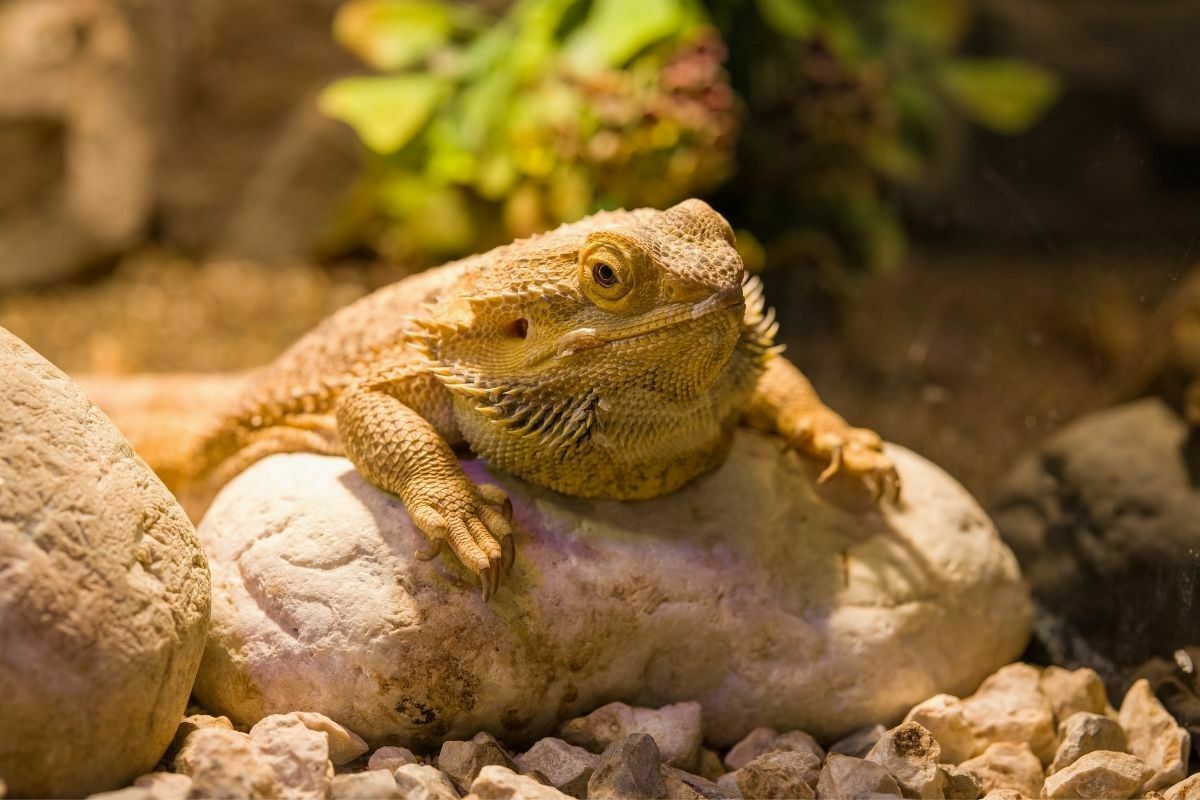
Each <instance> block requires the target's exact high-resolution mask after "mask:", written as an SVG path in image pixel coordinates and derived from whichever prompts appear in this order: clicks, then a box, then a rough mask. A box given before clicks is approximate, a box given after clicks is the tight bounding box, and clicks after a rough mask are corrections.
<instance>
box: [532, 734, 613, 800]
mask: <svg viewBox="0 0 1200 800" xmlns="http://www.w3.org/2000/svg"><path fill="white" fill-rule="evenodd" d="M515 761H516V763H517V766H518V767H519V768H520V769H521V771H522V772H527V771H530V770H536V771H537V772H540V773H541V774H542V775H544V776H545V777H546V780H548V781H549V782H550V785H551V786H553V787H554V788H556V789H558V790H559V791H560V792H564V793H566V794H569V795H571V796H572V797H578V798H584V797H587V786H588V780H590V779H591V777H592V772H593V771H594V770H595V769H596V764H597V763H599V761H600V757H599V756H597V755H596V754H595V753H589V752H588V751H587V750H584V749H583V748H582V747H576V746H575V745H573V744H568V743H567V742H564V741H563V740H562V739H556V738H554V737H552V736H548V737H546V738H545V739H540V740H538V741H537V742H536V743H535V744H534V745H533V747H531V748H529V749H528V750H526V751H525V752H524V753H522V754H521V755H519V756H517V757H516V759H515Z"/></svg>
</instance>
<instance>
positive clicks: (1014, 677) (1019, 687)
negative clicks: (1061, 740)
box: [962, 664, 1058, 765]
mask: <svg viewBox="0 0 1200 800" xmlns="http://www.w3.org/2000/svg"><path fill="white" fill-rule="evenodd" d="M1040 682H1041V673H1040V672H1039V671H1038V669H1037V668H1036V667H1032V666H1030V665H1029V664H1009V665H1007V666H1005V667H1003V668H1002V669H1000V670H997V672H996V674H995V675H992V676H990V677H989V678H988V679H987V680H985V681H984V682H983V684H982V685H980V687H979V689H977V690H976V692H975V694H973V695H971V696H970V697H968V698H966V699H964V700H963V701H962V705H963V714H964V715H965V717H966V720H967V724H968V725H970V726H971V729H972V730H973V731H975V736H976V737H977V738H978V739H979V740H980V743H981V745H987V744H992V743H995V742H1026V743H1028V744H1029V747H1030V749H1031V750H1033V753H1034V755H1036V756H1037V757H1038V758H1039V759H1040V760H1041V762H1042V764H1043V765H1045V764H1049V763H1050V762H1051V761H1053V760H1054V752H1055V750H1057V749H1058V736H1057V733H1056V731H1055V727H1054V710H1053V709H1052V708H1051V707H1050V703H1049V702H1048V701H1047V700H1046V697H1045V695H1043V694H1042V691H1041V688H1040Z"/></svg>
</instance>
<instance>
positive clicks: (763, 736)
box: [725, 727, 779, 771]
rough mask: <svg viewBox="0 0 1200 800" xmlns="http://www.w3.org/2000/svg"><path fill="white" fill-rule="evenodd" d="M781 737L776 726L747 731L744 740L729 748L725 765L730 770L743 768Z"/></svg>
mask: <svg viewBox="0 0 1200 800" xmlns="http://www.w3.org/2000/svg"><path fill="white" fill-rule="evenodd" d="M778 737H779V731H777V730H775V729H774V728H766V727H759V728H755V729H754V730H752V731H750V732H749V733H747V734H746V735H745V736H743V737H742V740H741V741H740V742H738V743H737V744H735V745H734V746H733V747H731V748H729V752H728V753H726V754H725V766H726V768H727V769H729V770H731V771H732V770H736V769H741V768H742V767H744V766H746V765H747V764H749V763H750V762H751V761H753V760H754V759H756V758H758V757H759V756H761V755H762V754H763V753H766V752H767V751H768V750H770V749H771V743H772V742H774V741H775V740H776V739H777V738H778Z"/></svg>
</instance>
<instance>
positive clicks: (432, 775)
mask: <svg viewBox="0 0 1200 800" xmlns="http://www.w3.org/2000/svg"><path fill="white" fill-rule="evenodd" d="M395 778H396V785H397V786H399V787H400V792H401V794H402V795H403V796H404V800H458V792H456V791H455V790H454V784H452V783H450V778H448V777H447V776H446V773H444V772H442V771H441V770H440V769H437V768H436V767H429V766H425V765H423V764H405V765H404V766H403V767H400V768H399V769H398V770H396V774H395Z"/></svg>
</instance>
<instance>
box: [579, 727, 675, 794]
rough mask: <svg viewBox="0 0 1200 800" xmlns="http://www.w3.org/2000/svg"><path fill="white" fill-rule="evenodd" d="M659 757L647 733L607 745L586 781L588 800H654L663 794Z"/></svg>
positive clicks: (660, 759) (656, 748)
mask: <svg viewBox="0 0 1200 800" xmlns="http://www.w3.org/2000/svg"><path fill="white" fill-rule="evenodd" d="M661 765H662V757H661V754H660V753H659V750H658V745H657V744H655V742H654V738H653V737H652V736H650V735H649V734H645V733H635V734H632V735H630V736H627V737H625V738H624V739H622V740H621V741H618V742H613V743H612V744H610V745H609V746H608V747H607V748H606V749H605V751H604V752H603V753H602V754H601V756H600V762H599V763H598V764H597V765H596V769H595V771H594V772H592V777H591V779H590V780H589V781H588V792H587V796H588V798H589V800H656V798H661V797H664V796H665V795H666V793H667V787H666V784H664V783H663V778H662V771H661Z"/></svg>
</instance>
